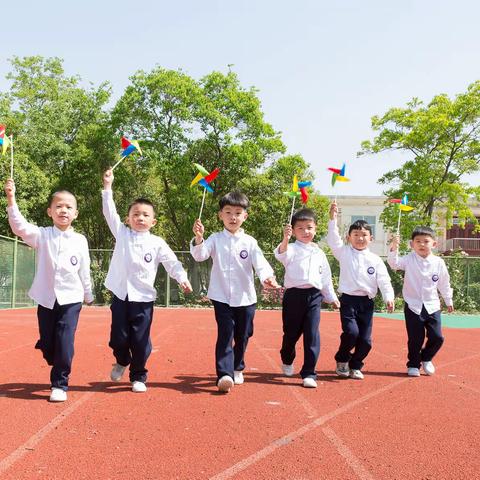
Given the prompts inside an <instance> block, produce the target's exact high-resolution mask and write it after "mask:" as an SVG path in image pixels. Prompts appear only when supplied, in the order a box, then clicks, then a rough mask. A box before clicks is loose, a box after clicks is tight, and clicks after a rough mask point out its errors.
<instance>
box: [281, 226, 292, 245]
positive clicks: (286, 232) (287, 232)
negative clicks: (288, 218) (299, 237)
mask: <svg viewBox="0 0 480 480" xmlns="http://www.w3.org/2000/svg"><path fill="white" fill-rule="evenodd" d="M292 234H293V228H292V226H291V225H290V224H288V225H285V227H283V240H284V241H285V242H288V241H289V240H290V239H291V238H292Z"/></svg>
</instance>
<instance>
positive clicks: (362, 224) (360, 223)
mask: <svg viewBox="0 0 480 480" xmlns="http://www.w3.org/2000/svg"><path fill="white" fill-rule="evenodd" d="M353 230H367V231H368V232H370V235H373V233H372V227H371V226H370V225H369V224H368V222H367V221H365V220H356V221H355V222H353V223H352V224H351V225H350V228H349V229H348V234H349V235H350V234H351V233H352V231H353Z"/></svg>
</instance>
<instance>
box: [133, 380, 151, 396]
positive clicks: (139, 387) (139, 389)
mask: <svg viewBox="0 0 480 480" xmlns="http://www.w3.org/2000/svg"><path fill="white" fill-rule="evenodd" d="M146 391H147V386H146V385H145V384H144V383H143V382H139V381H135V382H133V383H132V392H135V393H143V392H146Z"/></svg>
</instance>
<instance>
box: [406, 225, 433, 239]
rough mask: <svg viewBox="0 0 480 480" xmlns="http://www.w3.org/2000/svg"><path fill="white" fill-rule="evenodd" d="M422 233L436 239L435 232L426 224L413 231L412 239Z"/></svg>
mask: <svg viewBox="0 0 480 480" xmlns="http://www.w3.org/2000/svg"><path fill="white" fill-rule="evenodd" d="M420 235H426V236H427V237H432V238H433V240H436V239H437V238H436V235H435V232H434V231H433V230H432V229H431V228H430V227H425V226H424V225H420V226H418V227H415V228H414V229H413V232H412V240H413V239H414V238H415V237H418V236H420Z"/></svg>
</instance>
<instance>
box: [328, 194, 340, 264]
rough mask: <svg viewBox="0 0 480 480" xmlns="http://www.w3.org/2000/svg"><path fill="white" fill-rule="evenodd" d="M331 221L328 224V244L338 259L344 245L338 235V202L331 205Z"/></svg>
mask: <svg viewBox="0 0 480 480" xmlns="http://www.w3.org/2000/svg"><path fill="white" fill-rule="evenodd" d="M329 216H330V221H329V222H328V233H327V243H328V246H329V247H330V248H331V250H332V253H333V254H334V255H335V257H336V258H337V259H338V257H339V255H340V253H341V251H342V249H343V247H344V245H343V241H342V239H341V237H340V234H339V233H338V225H337V217H338V207H337V203H336V202H332V204H331V205H330V212H329Z"/></svg>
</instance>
